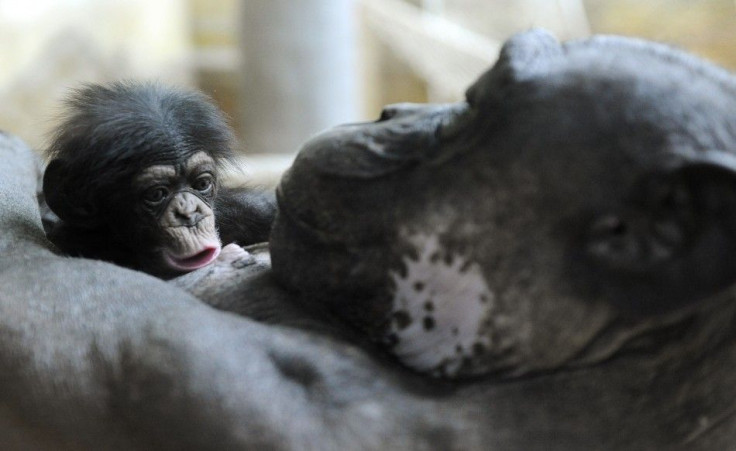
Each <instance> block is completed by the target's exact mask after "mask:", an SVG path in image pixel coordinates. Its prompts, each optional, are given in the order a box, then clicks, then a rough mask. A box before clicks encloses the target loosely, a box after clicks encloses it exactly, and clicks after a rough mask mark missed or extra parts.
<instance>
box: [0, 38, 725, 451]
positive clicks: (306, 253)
mask: <svg viewBox="0 0 736 451" xmlns="http://www.w3.org/2000/svg"><path fill="white" fill-rule="evenodd" d="M735 92H736V89H735V88H734V81H733V79H732V78H730V76H728V75H727V74H725V73H723V72H721V71H719V70H717V69H715V68H712V67H710V66H707V65H705V64H703V63H701V62H699V61H697V60H694V59H690V58H687V57H683V56H682V55H680V54H679V53H676V52H672V51H670V50H668V49H665V48H663V47H658V46H654V45H652V44H645V43H640V42H638V41H628V40H618V39H611V38H608V39H596V40H592V41H582V42H576V43H570V44H566V45H565V46H564V47H560V46H559V44H557V42H555V41H554V40H553V39H552V38H551V37H550V36H548V35H546V34H545V33H542V32H531V33H527V34H523V35H520V36H517V37H515V38H514V39H512V40H511V41H510V42H509V43H508V44H507V45H506V46H505V47H504V51H503V52H502V54H501V58H500V60H499V62H498V63H497V65H496V66H495V67H494V68H493V69H492V70H491V71H490V72H489V73H487V74H486V75H484V76H483V77H482V78H481V79H480V80H479V81H478V83H476V84H475V86H474V87H473V88H471V89H470V91H469V94H468V102H467V103H461V104H458V105H451V106H429V107H411V108H408V107H406V106H400V107H393V108H391V109H389V110H388V111H387V112H386V114H384V117H383V118H382V119H383V120H381V121H380V122H377V123H373V124H362V125H353V126H347V127H341V128H338V129H335V130H332V131H328V132H327V133H326V134H324V135H321V136H319V137H317V138H315V139H314V140H312V141H310V142H309V143H307V144H306V145H305V147H304V148H303V149H302V151H301V154H300V156H299V157H298V158H297V160H296V161H295V163H294V166H293V167H292V169H291V170H290V171H289V173H288V174H287V175H286V176H285V177H284V179H283V180H282V183H281V186H280V188H279V212H278V218H277V221H276V224H275V228H274V231H273V234H272V240H271V243H270V258H269V254H268V252H267V251H266V250H265V249H264V248H263V247H257V248H248V249H247V250H245V251H244V250H242V249H238V248H235V247H226V248H224V249H223V252H222V254H223V258H222V259H220V260H219V261H218V262H216V263H215V264H214V265H211V266H208V267H207V268H203V269H201V270H198V271H195V272H192V273H190V274H187V275H186V276H183V277H182V278H178V279H175V280H174V281H172V283H168V284H167V283H164V282H162V281H160V280H156V279H154V278H151V277H148V276H145V275H142V274H140V273H136V272H133V271H128V270H124V269H121V268H117V267H114V266H112V265H108V264H105V263H102V262H93V261H87V260H83V259H69V258H60V257H58V256H57V255H55V254H54V253H53V251H52V250H50V249H49V245H48V243H47V242H46V241H45V240H44V237H43V231H42V229H41V224H40V218H39V213H38V210H37V207H36V200H35V196H34V192H35V189H36V186H35V183H34V180H35V178H34V166H33V163H34V162H33V160H32V158H31V154H30V152H29V151H28V150H27V149H25V148H24V147H23V145H22V143H20V142H18V141H17V140H13V139H12V138H9V137H3V138H2V141H0V152H2V153H3V155H4V157H3V159H2V160H0V161H2V177H0V230H3V231H4V232H3V233H2V234H0V255H1V256H2V258H0V284H2V286H3V287H5V290H6V291H5V294H4V295H0V370H2V371H0V374H2V376H0V400H1V404H0V437H2V439H3V440H5V441H6V442H7V446H4V448H7V449H14V448H15V449H28V448H29V447H30V448H33V449H54V448H59V447H61V446H62V445H63V446H66V447H67V448H73V449H79V448H81V449H86V448H89V449H100V448H109V449H132V448H137V449H140V448H171V449H207V448H213V449H263V448H274V449H294V448H297V449H305V448H306V449H310V448H314V449H443V450H444V449H492V450H519V449H524V450H589V449H616V450H619V449H621V450H629V449H631V450H647V449H682V450H713V449H728V448H729V447H730V446H732V444H733V443H734V441H736V415H734V413H736V409H734V407H733V399H736V388H735V387H736V372H735V371H734V367H735V366H736V345H735V344H734V337H733V328H734V327H733V324H734V313H736V312H734V299H733V296H732V293H731V289H730V286H731V285H732V284H733V279H732V278H733V273H732V268H734V267H736V266H735V265H733V264H732V263H733V262H731V261H730V260H731V258H732V257H731V256H732V255H734V254H733V252H732V249H733V243H734V241H733V238H734V237H733V232H732V231H733V230H736V229H734V228H733V227H731V226H732V224H731V221H732V219H733V217H734V215H733V212H734V211H736V209H734V204H733V195H732V194H731V193H732V192H733V191H732V189H733V186H734V183H733V181H734V178H733V177H734V176H733V173H734V170H733V169H734V168H735V167H736V165H733V164H732V157H731V155H730V153H728V152H729V150H730V149H733V148H734V147H735V146H736V131H735V130H734V129H733V128H734V125H733V124H736V121H734V119H736V118H734V117H732V116H733V115H736V113H735V112H736V108H735V107H736V93H735ZM665 93H666V95H664V94H665ZM269 261H270V263H269ZM271 265H273V269H271ZM181 288H184V289H187V290H191V291H192V293H194V296H196V297H197V298H199V299H200V300H202V301H205V303H208V304H210V305H213V306H215V307H217V308H219V309H225V310H230V311H232V312H235V313H239V314H240V315H242V316H236V315H233V314H230V313H225V312H219V311H216V310H214V309H212V308H210V307H208V306H206V305H204V304H203V303H201V302H198V300H197V298H195V297H193V296H192V295H189V294H186V293H185V292H184V291H183V290H181ZM429 301H431V308H429V307H428V305H427V302H429ZM469 313H472V314H469ZM243 316H248V317H250V318H252V319H249V318H244V317H243ZM426 318H431V319H430V320H427V319H426ZM254 320H255V321H254ZM455 328H457V331H458V333H457V334H455V333H454V329H455ZM458 340H460V341H459V343H458ZM458 344H460V345H462V346H461V350H460V352H459V353H458V354H460V355H461V356H462V357H461V358H457V357H455V355H454V354H452V355H450V354H448V353H451V351H455V349H456V346H457V345H458ZM476 344H479V346H475V345H476ZM427 346H428V347H427ZM466 347H467V348H468V349H470V350H471V352H470V354H465V353H466V351H467V349H466ZM433 351H434V352H433ZM436 355H439V356H440V358H436V357H434V356H436ZM4 445H5V443H4Z"/></svg>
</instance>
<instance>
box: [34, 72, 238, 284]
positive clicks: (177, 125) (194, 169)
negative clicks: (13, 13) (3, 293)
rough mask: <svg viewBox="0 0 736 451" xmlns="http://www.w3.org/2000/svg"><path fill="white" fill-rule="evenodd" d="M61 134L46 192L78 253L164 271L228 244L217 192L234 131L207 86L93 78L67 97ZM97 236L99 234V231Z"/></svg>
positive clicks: (202, 259)
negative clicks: (204, 91)
mask: <svg viewBox="0 0 736 451" xmlns="http://www.w3.org/2000/svg"><path fill="white" fill-rule="evenodd" d="M67 107H68V111H67V116H65V118H64V121H63V123H62V124H61V125H60V126H59V127H58V129H57V132H56V134H55V135H54V136H53V141H52V144H51V146H50V148H49V150H48V157H49V158H50V159H51V161H50V163H49V165H48V167H47V169H46V173H45V177H44V187H43V188H44V193H45V195H46V199H47V202H48V204H49V206H50V207H51V209H52V210H53V211H54V212H55V213H56V214H57V215H58V216H59V217H60V218H61V220H62V224H63V227H64V228H65V230H69V229H73V230H74V231H75V233H71V234H69V233H67V235H66V236H73V237H80V238H78V241H79V242H68V239H67V238H64V239H60V240H58V241H59V242H60V245H61V247H62V248H67V249H65V250H68V251H69V252H72V253H77V254H80V255H82V256H90V257H94V258H99V257H101V258H106V259H109V260H112V261H115V262H117V263H121V264H124V265H128V266H132V267H136V268H139V269H142V270H145V271H147V272H149V273H152V274H155V275H158V276H169V275H173V274H176V273H180V272H184V271H190V270H192V269H195V268H198V267H201V266H204V265H206V264H208V263H209V262H211V261H212V260H214V258H215V257H216V256H217V254H218V253H219V251H220V240H219V238H218V236H217V231H216V228H215V218H214V214H213V200H214V198H215V196H216V194H217V190H218V187H219V184H218V178H217V175H218V167H219V166H221V165H222V164H223V163H224V162H226V161H228V160H229V159H231V158H232V149H231V146H232V141H233V139H232V134H231V131H230V129H229V127H228V126H227V124H226V122H225V120H224V118H223V117H222V115H221V113H220V112H219V111H218V109H217V108H215V107H214V106H213V105H212V104H211V103H210V102H209V100H208V99H207V98H205V97H204V96H203V95H201V94H198V93H194V92H188V91H181V90H177V89H171V88H165V87H163V86H159V85H156V84H133V83H116V84H112V85H110V86H108V87H104V86H97V85H91V86H87V87H85V88H83V89H81V90H79V91H77V92H76V93H75V94H74V95H73V96H71V97H70V98H69V100H68V102H67ZM95 236H98V237H99V239H94V237H95Z"/></svg>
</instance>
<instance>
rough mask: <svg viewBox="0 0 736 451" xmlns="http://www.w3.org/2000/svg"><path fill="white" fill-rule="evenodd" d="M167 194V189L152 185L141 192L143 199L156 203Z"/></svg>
mask: <svg viewBox="0 0 736 451" xmlns="http://www.w3.org/2000/svg"><path fill="white" fill-rule="evenodd" d="M168 195H169V190H168V189H166V188H164V187H163V186H154V187H153V188H149V189H147V190H146V191H145V192H144V193H143V200H145V201H146V202H148V203H151V204H158V203H160V202H161V201H162V200H164V199H166V197H167V196H168Z"/></svg>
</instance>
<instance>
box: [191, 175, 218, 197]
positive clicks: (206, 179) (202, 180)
mask: <svg viewBox="0 0 736 451" xmlns="http://www.w3.org/2000/svg"><path fill="white" fill-rule="evenodd" d="M213 185H214V181H213V180H212V176H211V175H209V174H206V175H202V176H200V177H198V178H197V180H195V181H194V183H193V184H192V188H194V189H196V190H197V191H199V192H200V193H203V194H208V193H209V192H210V191H212V186H213Z"/></svg>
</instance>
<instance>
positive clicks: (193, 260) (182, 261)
mask: <svg viewBox="0 0 736 451" xmlns="http://www.w3.org/2000/svg"><path fill="white" fill-rule="evenodd" d="M218 255H220V246H213V247H205V248H204V249H202V250H201V251H199V252H197V253H196V254H194V255H190V256H188V257H172V256H171V255H167V256H166V261H167V262H168V263H169V265H170V266H171V267H172V268H174V269H177V270H179V271H194V270H195V269H199V268H201V267H203V266H207V265H209V264H210V263H212V262H213V261H215V259H216V258H217V256H218Z"/></svg>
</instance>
